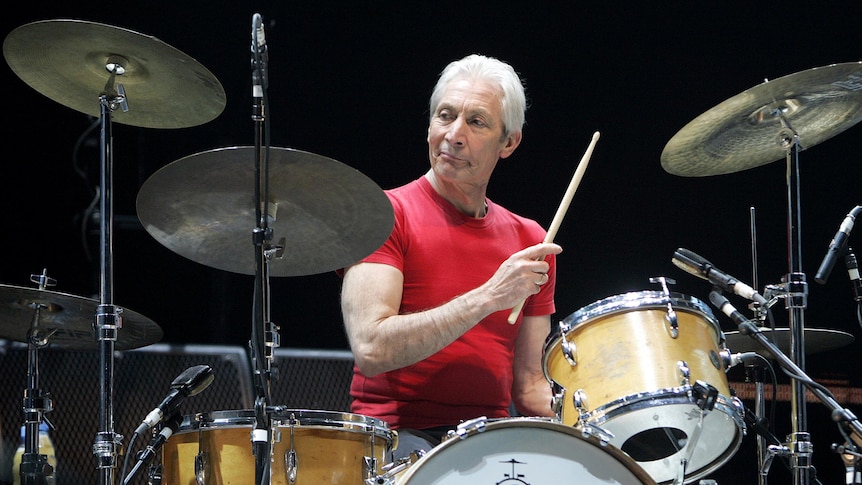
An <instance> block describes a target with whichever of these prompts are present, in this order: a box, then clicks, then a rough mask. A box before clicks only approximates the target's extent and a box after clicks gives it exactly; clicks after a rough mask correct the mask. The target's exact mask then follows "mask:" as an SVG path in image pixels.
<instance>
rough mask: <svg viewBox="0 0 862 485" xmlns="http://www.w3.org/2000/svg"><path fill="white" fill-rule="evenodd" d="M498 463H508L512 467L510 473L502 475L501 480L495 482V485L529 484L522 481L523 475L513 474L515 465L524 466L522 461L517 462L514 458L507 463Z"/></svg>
mask: <svg viewBox="0 0 862 485" xmlns="http://www.w3.org/2000/svg"><path fill="white" fill-rule="evenodd" d="M500 463H509V464H510V465H512V473H503V477H504V478H503V479H502V480H500V481H499V482H497V483H496V484H495V485H502V484H513V483H521V484H523V485H530V482H527V481H524V475H523V474H521V473H516V472H515V465H526V463H525V462H523V461H518V460H516V459H514V458H512V459H511V460H508V461H501V462H500Z"/></svg>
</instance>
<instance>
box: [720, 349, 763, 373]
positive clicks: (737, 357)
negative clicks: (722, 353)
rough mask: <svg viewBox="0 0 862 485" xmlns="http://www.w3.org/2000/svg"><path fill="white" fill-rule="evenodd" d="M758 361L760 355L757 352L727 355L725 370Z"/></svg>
mask: <svg viewBox="0 0 862 485" xmlns="http://www.w3.org/2000/svg"><path fill="white" fill-rule="evenodd" d="M759 360H760V355H758V354H757V352H739V353H736V354H728V355H727V368H728V369H730V368H731V367H736V366H738V365H739V364H750V363H752V362H755V361H759Z"/></svg>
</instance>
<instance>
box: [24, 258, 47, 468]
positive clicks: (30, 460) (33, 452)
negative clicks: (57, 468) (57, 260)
mask: <svg viewBox="0 0 862 485" xmlns="http://www.w3.org/2000/svg"><path fill="white" fill-rule="evenodd" d="M31 280H32V281H34V282H38V283H39V289H40V290H43V289H45V287H46V286H47V285H48V284H50V282H52V281H53V280H52V279H51V278H48V277H47V276H46V275H45V272H44V271H43V272H42V275H41V276H35V275H33V276H31ZM43 308H44V306H43V305H41V304H35V305H34V308H33V310H34V315H33V323H32V324H31V326H30V330H29V331H28V332H27V389H26V390H25V391H24V402H23V404H24V409H23V411H24V454H23V455H21V464H20V466H19V470H18V476H19V477H21V483H22V484H24V485H44V484H47V483H49V480H48V479H49V477H53V475H54V469H53V467H51V465H50V464H49V463H48V460H47V457H46V456H45V455H43V454H41V453H39V425H40V424H42V420H43V419H46V420H47V418H46V417H45V416H44V413H47V412H50V411H51V410H53V409H54V404H53V401H51V398H50V396H49V394H48V393H46V392H43V390H42V389H40V388H39V349H41V348H42V347H45V346H46V345H48V338H49V337H50V336H51V335H52V334H53V332H50V334H49V335H40V334H39V322H40V320H41V315H42V309H43ZM49 424H50V423H49ZM50 483H53V481H51V482H50Z"/></svg>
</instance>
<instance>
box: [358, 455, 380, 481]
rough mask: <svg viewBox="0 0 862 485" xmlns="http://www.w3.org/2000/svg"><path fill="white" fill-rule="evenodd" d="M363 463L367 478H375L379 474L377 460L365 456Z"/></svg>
mask: <svg viewBox="0 0 862 485" xmlns="http://www.w3.org/2000/svg"><path fill="white" fill-rule="evenodd" d="M372 451H373V450H372ZM362 461H363V463H364V465H365V476H366V477H373V476H375V475H376V474H377V458H375V457H373V456H363V457H362Z"/></svg>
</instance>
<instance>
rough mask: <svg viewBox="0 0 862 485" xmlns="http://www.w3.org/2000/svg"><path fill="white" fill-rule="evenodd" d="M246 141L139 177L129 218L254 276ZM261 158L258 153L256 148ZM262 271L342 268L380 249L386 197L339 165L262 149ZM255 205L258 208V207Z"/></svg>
mask: <svg viewBox="0 0 862 485" xmlns="http://www.w3.org/2000/svg"><path fill="white" fill-rule="evenodd" d="M254 150H255V149H254V147H227V148H219V149H215V150H210V151H206V152H202V153H198V154H195V155H190V156H188V157H185V158H181V159H179V160H177V161H175V162H172V163H170V164H168V165H166V166H164V167H162V168H161V169H159V170H158V171H157V172H156V173H154V174H153V175H152V176H151V177H150V178H149V179H147V181H146V182H144V184H143V186H142V187H141V189H140V191H139V193H138V199H137V211H138V218H139V219H140V220H141V222H142V223H143V225H144V228H146V230H147V232H149V233H150V235H152V236H153V237H154V238H155V239H156V240H157V241H158V242H159V243H161V244H162V245H164V246H165V247H167V248H168V249H170V250H172V251H174V252H176V253H177V254H179V255H181V256H183V257H185V258H188V259H190V260H192V261H195V262H198V263H201V264H203V265H206V266H210V267H212V268H216V269H221V270H225V271H230V272H233V273H240V274H251V275H253V274H255V270H256V264H255V261H256V247H255V246H254V244H253V239H252V235H253V230H254V229H255V227H256V226H257V221H255V206H256V202H255V186H256V183H255V167H254ZM261 158H262V159H263V155H261ZM269 158H270V167H269V199H268V200H269V204H268V205H267V208H268V212H269V219H270V220H269V222H268V227H269V228H270V229H271V230H272V240H271V242H270V245H271V246H272V247H273V248H278V250H277V252H276V255H275V256H274V257H273V258H271V259H270V260H269V261H268V269H269V275H271V276H302V275H311V274H318V273H324V272H327V271H333V270H336V269H340V268H343V267H345V266H348V265H350V264H352V263H355V262H357V261H359V260H360V259H362V258H364V257H365V256H367V255H369V254H371V253H372V252H373V251H374V250H376V249H377V248H378V247H380V245H381V244H383V242H384V241H386V238H388V237H389V234H390V233H391V232H392V226H393V224H394V214H393V211H392V205H391V204H390V203H389V199H388V198H387V197H386V194H384V193H383V191H382V190H381V189H380V187H378V186H377V185H376V184H375V183H374V182H372V181H371V179H369V178H368V177H366V176H365V175H363V174H362V173H360V172H359V171H358V170H355V169H353V168H351V167H348V166H347V165H344V164H342V163H340V162H337V161H335V160H332V159H330V158H326V157H322V156H320V155H315V154H312V153H308V152H303V151H299V150H294V149H290V148H270V157H269ZM261 211H263V208H261Z"/></svg>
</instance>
